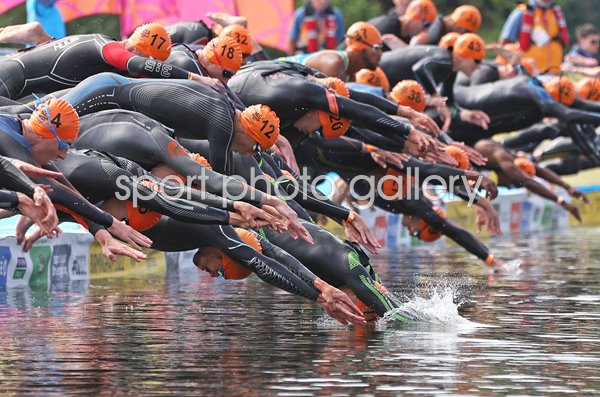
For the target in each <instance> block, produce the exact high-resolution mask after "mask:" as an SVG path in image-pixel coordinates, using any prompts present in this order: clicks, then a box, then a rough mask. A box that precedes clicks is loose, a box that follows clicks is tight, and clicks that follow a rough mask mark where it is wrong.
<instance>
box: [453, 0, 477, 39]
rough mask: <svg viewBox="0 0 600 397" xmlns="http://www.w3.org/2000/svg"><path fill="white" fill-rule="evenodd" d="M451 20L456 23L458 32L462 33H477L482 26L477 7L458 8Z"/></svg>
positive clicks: (463, 6) (465, 6)
mask: <svg viewBox="0 0 600 397" xmlns="http://www.w3.org/2000/svg"><path fill="white" fill-rule="evenodd" d="M450 19H451V20H452V22H454V25H456V26H455V29H456V28H458V29H456V31H460V33H467V32H471V33H474V32H476V31H477V30H478V29H479V27H480V26H481V13H480V12H479V9H477V7H475V6H472V5H462V6H459V7H456V8H455V9H454V11H453V12H452V14H450Z"/></svg>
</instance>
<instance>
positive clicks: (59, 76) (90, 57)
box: [0, 34, 189, 99]
mask: <svg viewBox="0 0 600 397" xmlns="http://www.w3.org/2000/svg"><path fill="white" fill-rule="evenodd" d="M101 72H118V73H126V74H127V73H128V74H130V75H133V76H138V75H143V76H147V77H156V78H175V79H187V78H188V77H189V73H188V72H186V71H185V70H183V69H180V68H177V67H174V66H172V65H168V64H165V63H162V62H160V61H157V60H154V59H149V58H144V57H140V56H137V55H135V54H134V53H132V52H129V51H127V50H126V49H125V48H124V47H123V46H122V45H121V44H120V43H119V42H117V41H114V40H112V39H111V38H110V37H108V36H104V35H100V34H85V35H76V36H68V37H65V38H63V39H58V40H54V41H51V42H48V43H45V44H41V45H39V46H37V47H32V48H29V49H26V50H24V51H22V52H19V53H17V54H16V55H14V56H10V57H3V58H2V59H0V96H4V97H8V98H11V99H18V98H22V97H24V96H27V95H30V94H32V93H36V94H38V95H39V94H47V93H50V92H54V91H58V90H62V89H65V88H69V87H73V86H75V85H77V83H79V82H80V81H82V80H84V79H85V78H87V77H89V76H94V75H96V74H98V73H101Z"/></svg>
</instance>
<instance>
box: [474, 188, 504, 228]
mask: <svg viewBox="0 0 600 397" xmlns="http://www.w3.org/2000/svg"><path fill="white" fill-rule="evenodd" d="M475 224H476V225H477V233H481V229H482V227H483V226H486V227H487V230H488V231H489V232H490V233H491V234H492V235H495V236H502V228H501V227H500V219H499V218H498V213H497V212H496V209H495V208H494V206H493V205H491V204H490V202H489V201H487V200H486V199H484V198H483V197H481V198H479V201H478V202H477V204H476V205H475Z"/></svg>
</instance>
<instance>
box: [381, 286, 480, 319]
mask: <svg viewBox="0 0 600 397" xmlns="http://www.w3.org/2000/svg"><path fill="white" fill-rule="evenodd" d="M458 296H459V293H458V287H456V286H451V285H448V284H446V285H444V286H441V287H436V288H434V290H433V291H432V292H431V295H430V296H429V297H423V296H418V295H416V296H414V297H413V298H411V299H410V300H409V301H408V302H406V303H404V304H403V305H402V307H400V308H398V309H394V310H392V311H390V312H388V313H386V315H385V316H384V317H383V318H382V319H381V320H379V321H378V322H377V328H379V329H380V330H382V329H384V328H385V327H386V326H388V325H392V324H394V323H398V320H397V319H396V318H395V317H394V314H398V315H401V316H403V317H405V318H407V319H409V321H408V322H403V323H402V327H403V328H404V327H405V326H406V325H409V326H413V325H418V324H420V325H425V324H427V325H428V326H434V327H435V328H444V329H448V328H452V329H456V328H461V329H464V328H473V327H480V326H483V325H480V324H477V323H474V322H471V321H469V320H467V319H466V318H464V317H462V316H461V315H460V314H458V308H459V307H460V305H461V304H462V302H460V301H459V302H458V303H455V300H456V299H455V298H457V297H458Z"/></svg>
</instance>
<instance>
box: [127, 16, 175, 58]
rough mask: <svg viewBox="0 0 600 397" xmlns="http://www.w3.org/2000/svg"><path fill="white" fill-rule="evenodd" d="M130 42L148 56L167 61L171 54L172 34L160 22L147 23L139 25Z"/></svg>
mask: <svg viewBox="0 0 600 397" xmlns="http://www.w3.org/2000/svg"><path fill="white" fill-rule="evenodd" d="M129 42H130V43H131V44H132V45H133V46H134V47H135V48H136V49H137V50H139V51H141V52H142V53H143V54H145V55H146V56H149V57H152V58H154V59H158V60H159V61H165V60H166V59H167V58H168V57H169V55H170V54H171V36H169V34H168V33H167V30H166V29H165V28H164V26H162V25H161V24H159V23H147V24H145V25H142V26H140V27H138V28H137V29H136V30H135V32H133V34H132V35H131V37H130V38H129Z"/></svg>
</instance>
